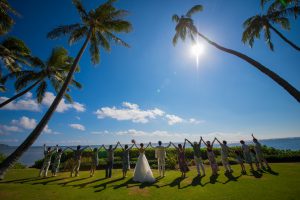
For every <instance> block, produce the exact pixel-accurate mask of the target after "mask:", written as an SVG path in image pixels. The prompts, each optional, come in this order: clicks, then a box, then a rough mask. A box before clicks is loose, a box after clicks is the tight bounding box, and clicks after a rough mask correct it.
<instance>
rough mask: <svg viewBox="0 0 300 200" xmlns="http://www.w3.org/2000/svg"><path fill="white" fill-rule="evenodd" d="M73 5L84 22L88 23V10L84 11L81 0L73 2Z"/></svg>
mask: <svg viewBox="0 0 300 200" xmlns="http://www.w3.org/2000/svg"><path fill="white" fill-rule="evenodd" d="M73 4H74V5H75V7H76V9H77V11H78V13H79V15H80V17H81V19H82V20H83V21H87V20H88V13H87V12H86V10H85V9H84V7H83V5H82V3H81V1H80V0H73Z"/></svg>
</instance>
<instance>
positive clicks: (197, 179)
mask: <svg viewBox="0 0 300 200" xmlns="http://www.w3.org/2000/svg"><path fill="white" fill-rule="evenodd" d="M203 177H204V176H195V177H194V178H193V180H192V182H191V184H189V185H186V186H184V187H182V188H180V189H185V188H187V187H190V186H193V187H195V186H199V185H200V186H201V187H204V186H205V185H207V184H208V183H209V182H207V183H204V184H203V183H201V181H202V178H203Z"/></svg>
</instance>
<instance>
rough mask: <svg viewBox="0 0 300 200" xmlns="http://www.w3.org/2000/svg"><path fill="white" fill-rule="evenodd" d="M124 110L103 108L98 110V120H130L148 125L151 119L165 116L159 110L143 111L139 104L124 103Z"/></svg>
mask: <svg viewBox="0 0 300 200" xmlns="http://www.w3.org/2000/svg"><path fill="white" fill-rule="evenodd" d="M122 105H123V108H120V109H117V108H116V107H103V108H101V109H98V110H97V111H96V112H95V114H96V115H97V118H98V119H103V118H106V117H108V118H112V119H116V120H119V121H124V120H130V121H132V122H134V123H148V122H149V120H150V119H156V117H159V116H163V114H164V112H163V111H162V110H160V109H158V108H155V109H152V110H141V109H140V108H139V106H138V105H137V104H131V103H129V102H123V104H122Z"/></svg>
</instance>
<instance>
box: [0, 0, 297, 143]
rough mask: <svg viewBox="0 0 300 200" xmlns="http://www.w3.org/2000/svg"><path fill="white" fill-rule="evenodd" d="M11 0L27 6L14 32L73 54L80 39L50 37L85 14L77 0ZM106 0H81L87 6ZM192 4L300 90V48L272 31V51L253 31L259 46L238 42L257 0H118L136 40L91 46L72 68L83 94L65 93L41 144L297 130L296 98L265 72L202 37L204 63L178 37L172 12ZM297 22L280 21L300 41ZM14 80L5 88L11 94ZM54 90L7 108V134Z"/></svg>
mask: <svg viewBox="0 0 300 200" xmlns="http://www.w3.org/2000/svg"><path fill="white" fill-rule="evenodd" d="M10 2H11V4H12V5H13V6H14V7H15V9H17V10H18V11H19V12H20V13H21V15H22V17H21V18H19V19H16V21H17V23H16V25H15V26H14V28H13V30H12V31H11V32H10V35H14V36H17V37H19V38H21V39H23V40H24V41H25V42H26V43H27V45H28V46H29V47H30V48H31V50H32V52H33V54H34V55H37V56H39V57H41V58H43V59H46V58H47V57H48V56H49V54H50V51H51V49H52V48H53V47H56V46H64V47H65V48H67V49H68V50H69V52H70V54H71V55H72V56H74V57H75V56H76V53H77V51H78V49H79V48H80V47H81V45H82V41H81V42H79V43H77V44H75V45H73V46H68V44H67V42H66V41H67V40H66V38H62V39H59V40H48V39H47V38H46V34H47V33H48V32H49V31H50V30H51V29H53V28H55V27H56V26H58V25H63V24H71V23H76V22H77V21H78V20H79V16H78V14H77V12H76V9H75V8H74V7H73V5H72V3H71V1H60V0H52V1H48V0H47V1H46V0H45V1H36V0H28V1H26V2H23V1H17V0H11V1H10ZM102 2H103V1H96V0H93V1H90V0H89V1H88V0H83V3H84V5H85V7H86V8H87V9H90V8H93V7H95V6H96V5H97V4H99V3H102ZM195 4H202V5H203V6H204V11H203V12H201V13H199V14H197V15H195V16H194V20H195V23H196V24H197V27H198V29H199V31H200V32H202V33H203V34H205V35H206V36H208V37H209V38H211V39H212V40H214V41H216V42H218V43H219V44H222V45H224V46H226V47H229V48H233V49H235V50H238V51H241V52H243V53H245V54H247V55H249V56H251V57H252V58H254V59H256V60H258V61H260V62H261V63H262V64H264V65H265V66H268V67H269V68H270V69H272V70H274V71H275V72H276V73H278V74H279V75H281V76H282V77H283V78H285V79H286V80H288V81H289V82H290V83H291V84H293V85H294V86H295V87H296V88H298V89H300V78H299V74H300V68H299V61H300V60H299V58H300V57H299V52H296V50H294V49H292V48H291V47H290V46H288V45H287V44H286V43H284V42H283V41H282V40H280V38H278V36H276V35H274V34H272V39H273V42H274V44H275V51H274V52H271V51H270V50H269V49H268V47H267V46H266V45H265V43H264V41H263V40H256V41H255V45H254V48H252V49H251V48H249V46H248V45H244V44H243V43H242V42H241V35H242V31H243V29H242V23H243V21H244V20H245V19H247V18H248V17H250V16H253V15H255V14H257V13H259V12H261V11H260V7H259V0H251V1H250V0H249V1H237V0H227V1H225V0H210V1H200V0H198V1H196V0H164V1H161V0H151V1H148V0H143V1H141V0H120V1H119V2H118V3H116V6H117V7H118V8H122V9H126V10H128V11H129V12H130V15H129V16H128V17H127V19H128V20H129V21H131V22H132V24H133V31H132V32H131V33H129V34H122V35H119V36H120V37H121V38H123V39H124V40H125V41H126V42H127V43H129V44H130V45H131V48H129V49H127V48H124V47H120V46H115V45H113V46H112V51H111V52H110V53H107V52H104V51H101V63H100V64H99V65H96V66H93V65H92V64H91V61H90V58H89V52H88V51H86V52H85V54H84V56H83V57H82V59H81V61H80V66H81V72H80V73H78V74H76V75H75V77H76V79H77V80H78V81H80V82H81V83H82V84H83V89H82V90H76V89H73V90H72V91H71V95H72V96H73V99H74V100H75V102H76V103H75V104H73V105H71V104H69V103H67V102H65V101H64V102H63V103H62V104H61V105H60V107H59V110H58V112H56V113H55V114H54V116H53V117H52V119H51V121H50V122H49V124H48V127H47V129H46V130H45V131H44V132H43V134H42V135H41V136H40V137H39V138H38V140H37V141H36V143H35V144H34V145H41V144H43V143H47V144H49V145H55V144H62V145H75V144H108V143H114V142H116V141H121V142H123V143H128V142H130V140H131V139H133V138H134V139H136V141H138V142H139V141H143V142H148V141H152V142H156V141H158V140H162V141H164V142H168V141H170V140H171V141H174V142H178V141H182V140H183V139H184V138H185V137H187V138H190V139H191V140H194V139H198V138H199V136H200V135H202V136H203V137H205V138H206V139H211V138H213V137H214V136H217V137H219V138H220V139H227V140H230V141H238V140H240V139H249V138H250V134H251V133H252V132H253V133H254V134H256V135H257V137H259V138H278V137H295V136H300V131H299V130H300V123H299V121H300V106H299V103H297V102H296V100H294V99H293V98H292V97H291V96H290V95H289V94H288V93H287V92H285V91H284V90H283V89H282V88H281V87H280V86H278V85H277V84H276V83H274V82H273V81H272V80H271V79H269V78H268V77H266V76H265V75H264V74H262V73H261V72H259V71H258V70H256V69H255V68H253V67H252V66H251V65H249V64H247V63H245V62H244V61H242V60H240V59H238V58H236V57H234V56H231V55H228V54H226V53H223V52H221V51H219V50H216V49H214V48H213V47H211V46H209V45H208V44H207V43H205V42H204V41H201V40H200V42H201V43H203V45H204V48H205V49H204V53H203V54H202V55H201V56H200V58H199V65H198V66H197V65H196V60H195V57H194V56H192V55H191V52H190V48H191V45H190V43H189V42H186V43H183V42H181V41H180V42H179V43H178V45H176V46H175V47H174V46H173V45H172V37H173V35H174V33H175V31H174V28H175V24H174V23H173V22H172V21H171V17H172V15H173V14H175V13H176V14H178V15H181V14H183V13H185V12H186V11H187V10H188V9H189V8H191V7H192V6H194V5H195ZM291 27H292V29H291V31H289V32H288V31H283V30H281V29H280V30H281V31H282V32H283V34H284V35H286V36H287V37H288V38H289V39H291V40H292V41H295V43H297V42H298V41H299V33H300V29H299V27H300V26H299V20H298V21H294V20H291ZM298 45H300V43H299V42H298ZM12 85H13V83H12V82H9V83H8V87H9V89H10V90H9V91H8V92H7V93H2V94H0V96H2V97H10V96H12V95H13V94H14V90H13V87H12ZM32 92H33V93H34V91H32ZM53 95H55V94H54V93H53V90H52V89H50V90H49V93H47V95H46V97H45V100H44V102H43V103H42V104H41V105H37V104H36V103H35V100H34V95H31V94H27V95H26V97H23V98H20V99H19V100H18V101H17V102H14V104H13V105H9V106H8V107H7V108H6V109H4V110H1V111H0V119H1V121H0V143H4V144H9V145H18V144H20V143H21V142H22V141H23V140H24V139H25V138H26V137H27V135H28V134H29V133H30V131H31V129H32V128H33V127H34V126H35V124H36V123H37V122H38V121H39V119H40V118H41V117H42V115H43V114H44V112H45V111H46V109H47V107H48V106H49V104H50V103H51V101H52V100H53V98H54V96H53Z"/></svg>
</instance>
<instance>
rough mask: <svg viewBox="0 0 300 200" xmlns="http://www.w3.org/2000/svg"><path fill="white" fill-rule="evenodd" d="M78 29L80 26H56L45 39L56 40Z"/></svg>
mask: <svg viewBox="0 0 300 200" xmlns="http://www.w3.org/2000/svg"><path fill="white" fill-rule="evenodd" d="M78 28H80V24H78V23H76V24H71V25H63V26H58V27H57V28H55V29H53V30H52V31H50V32H49V33H48V34H47V38H49V39H56V38H58V37H61V36H64V35H67V34H70V33H71V32H73V31H74V30H76V29H78Z"/></svg>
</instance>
